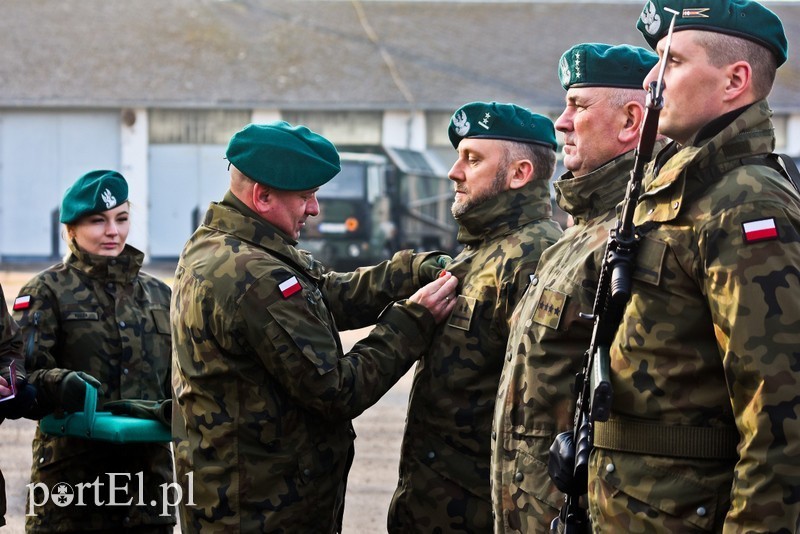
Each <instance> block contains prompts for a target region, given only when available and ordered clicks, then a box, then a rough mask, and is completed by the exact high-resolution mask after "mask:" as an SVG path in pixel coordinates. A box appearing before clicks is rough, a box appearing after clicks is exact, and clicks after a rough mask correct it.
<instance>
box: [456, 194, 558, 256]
mask: <svg viewBox="0 0 800 534" xmlns="http://www.w3.org/2000/svg"><path fill="white" fill-rule="evenodd" d="M552 214H553V208H552V206H551V205H550V191H549V186H548V182H547V181H546V180H534V181H532V182H529V183H527V184H525V185H524V186H523V187H521V188H519V189H512V190H508V191H503V192H502V193H500V194H498V195H497V196H495V197H493V198H490V199H488V200H486V201H485V202H483V203H481V204H480V205H478V206H475V207H474V208H472V209H470V210H469V211H468V212H466V213H465V214H463V215H461V216H460V217H456V222H457V223H458V224H459V230H458V241H459V243H463V244H465V245H468V244H475V243H477V242H479V241H487V240H489V239H492V238H494V237H497V236H499V235H505V234H508V233H509V232H511V231H513V230H516V229H517V228H519V227H520V226H523V225H525V224H528V223H530V222H532V221H536V220H539V219H546V218H549V217H551V216H552Z"/></svg>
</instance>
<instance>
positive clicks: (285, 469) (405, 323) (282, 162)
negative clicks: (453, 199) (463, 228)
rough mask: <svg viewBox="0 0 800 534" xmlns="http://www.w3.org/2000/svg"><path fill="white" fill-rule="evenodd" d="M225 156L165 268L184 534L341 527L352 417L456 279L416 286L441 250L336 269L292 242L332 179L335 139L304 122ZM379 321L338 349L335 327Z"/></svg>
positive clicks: (392, 375) (380, 388)
mask: <svg viewBox="0 0 800 534" xmlns="http://www.w3.org/2000/svg"><path fill="white" fill-rule="evenodd" d="M227 158H228V161H229V162H230V164H231V167H230V173H231V185H230V191H229V192H228V193H226V195H225V197H224V198H223V200H222V202H220V203H212V204H211V206H210V208H209V210H208V212H207V213H206V217H205V221H204V222H203V224H202V226H200V228H199V229H198V230H197V231H196V232H195V233H194V235H193V236H192V237H191V239H190V240H189V242H188V243H187V244H186V247H185V248H184V251H183V253H182V255H181V258H180V262H179V264H178V268H177V272H176V275H175V276H176V279H175V293H174V298H173V305H174V306H175V313H174V314H173V317H172V328H173V335H174V339H175V343H174V348H175V356H174V367H173V369H174V373H175V375H174V376H175V380H174V389H175V397H176V399H177V404H178V407H179V413H178V414H177V415H176V421H175V425H174V431H175V433H176V435H177V438H178V439H177V442H176V467H177V473H178V479H179V482H180V483H181V484H182V485H183V488H184V491H183V494H184V496H187V495H192V499H191V502H189V501H188V500H186V499H185V500H184V502H183V503H182V504H181V506H180V511H181V527H182V529H183V532H198V531H203V532H226V533H228V532H248V533H249V532H279V531H280V532H339V531H340V529H341V520H342V512H343V509H344V495H345V482H346V479H347V473H348V470H349V468H350V463H351V461H352V458H353V440H354V439H355V433H354V432H353V427H352V425H351V422H350V421H351V419H352V418H354V417H355V416H357V415H358V414H360V413H361V412H362V411H363V410H365V409H366V408H367V407H369V406H370V405H372V404H374V403H375V402H376V401H377V400H378V399H379V398H380V397H381V396H382V395H383V394H384V393H385V392H386V391H387V390H388V389H389V388H390V387H391V386H392V385H393V384H394V383H395V382H396V381H397V380H398V379H399V378H400V377H402V376H403V375H404V374H405V372H406V371H407V370H408V369H409V367H410V366H411V364H412V363H413V362H414V361H415V360H416V359H417V358H418V357H419V356H420V354H421V353H422V352H423V351H424V350H425V349H426V348H427V346H428V342H429V341H430V338H431V334H432V332H433V329H434V327H435V325H436V322H438V321H440V320H442V319H444V317H446V315H447V314H448V313H449V312H450V311H451V310H452V309H453V306H454V304H455V300H454V299H453V298H452V295H453V292H454V290H455V287H456V285H457V280H456V278H455V277H454V276H452V275H450V274H449V273H446V274H445V275H444V276H443V277H441V278H438V279H437V280H435V281H434V282H433V283H431V284H429V285H427V286H425V287H423V288H421V289H419V291H417V292H416V293H414V294H413V295H412V293H413V292H414V290H415V289H416V288H417V287H418V286H419V285H420V270H422V271H429V272H428V274H427V275H426V276H427V278H430V279H434V278H435V277H436V276H435V275H436V274H438V271H439V270H440V268H439V267H438V266H436V264H435V261H436V259H437V258H438V256H436V255H431V254H425V255H414V254H412V253H411V251H403V252H399V253H397V254H395V256H394V257H393V258H392V259H391V260H390V261H387V262H384V263H382V264H380V265H378V266H375V267H370V268H365V269H360V270H358V271H356V272H355V273H346V274H339V273H333V272H326V269H324V268H323V266H322V265H320V264H319V263H318V262H316V261H315V260H314V259H313V258H311V256H309V255H308V253H306V252H303V251H300V250H298V249H296V248H295V244H296V243H297V238H298V236H299V233H300V229H301V228H302V226H303V224H304V221H305V220H306V218H307V217H309V216H314V215H316V214H317V213H318V212H319V205H318V204H317V200H316V196H315V194H316V191H317V189H318V188H319V187H320V186H321V185H322V184H324V183H326V182H327V181H329V180H330V179H331V178H333V177H334V176H335V175H336V174H337V173H338V172H339V155H338V153H337V151H336V149H335V147H334V146H333V145H332V144H331V143H330V142H329V141H328V140H327V139H325V138H323V137H321V136H319V135H317V134H315V133H314V132H312V131H310V130H309V129H308V128H305V127H303V126H296V127H293V126H290V125H289V124H287V123H285V122H274V123H269V124H261V125H257V124H251V125H248V126H247V127H246V128H244V129H243V130H241V131H240V132H238V133H236V134H235V135H234V136H233V137H232V138H231V141H230V144H229V145H228V150H227ZM429 264H432V266H433V267H434V269H430V268H429ZM408 296H411V298H410V299H409V300H407V301H403V302H400V303H396V304H393V305H391V306H389V305H390V304H391V303H392V301H393V300H395V299H397V298H405V297H408ZM387 306H388V307H387ZM381 312H383V313H381ZM379 316H380V317H379ZM376 319H377V320H378V322H377V325H376V326H375V328H374V330H373V331H372V333H371V334H370V335H369V337H368V338H366V339H365V340H363V341H361V342H360V343H358V344H357V345H356V346H355V347H354V349H353V350H352V351H351V352H349V353H347V354H343V352H342V347H341V345H340V342H339V334H338V329H340V328H341V329H349V328H358V327H363V326H367V325H369V324H372V323H374V322H375V320H376ZM192 481H193V482H194V484H193V485H192V484H191V482H192ZM190 492H191V493H190Z"/></svg>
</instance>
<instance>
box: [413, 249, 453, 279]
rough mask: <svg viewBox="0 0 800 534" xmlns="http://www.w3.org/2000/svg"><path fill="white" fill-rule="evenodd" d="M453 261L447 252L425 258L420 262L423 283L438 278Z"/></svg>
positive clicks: (420, 276) (420, 275) (420, 277)
mask: <svg viewBox="0 0 800 534" xmlns="http://www.w3.org/2000/svg"><path fill="white" fill-rule="evenodd" d="M452 261H453V258H451V257H450V256H448V255H447V254H441V255H439V256H431V257H429V258H425V259H424V260H423V261H422V263H420V264H419V279H420V281H421V282H422V283H423V284H427V283H428V282H432V281H433V280H436V279H437V278H438V277H439V276H440V275H441V274H442V272H443V271H444V269H445V268H447V266H448V265H449V264H450V262H452Z"/></svg>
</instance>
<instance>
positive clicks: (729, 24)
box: [636, 0, 789, 67]
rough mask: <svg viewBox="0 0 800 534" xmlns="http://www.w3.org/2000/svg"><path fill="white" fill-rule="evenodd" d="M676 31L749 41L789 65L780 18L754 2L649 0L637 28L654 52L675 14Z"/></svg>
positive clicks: (736, 0) (780, 63) (779, 62)
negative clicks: (714, 33) (731, 36)
mask: <svg viewBox="0 0 800 534" xmlns="http://www.w3.org/2000/svg"><path fill="white" fill-rule="evenodd" d="M664 8H669V9H672V10H674V11H677V12H678V15H676V16H675V31H679V30H705V31H709V32H717V33H725V34H728V35H733V36H735V37H741V38H743V39H749V40H750V41H754V42H756V43H758V44H760V45H762V46H766V47H767V48H768V49H769V50H770V51H771V52H772V53H773V54H774V55H775V59H776V60H777V61H778V66H779V67H780V66H781V65H783V64H784V63H785V62H786V57H787V53H788V48H789V45H788V43H787V42H786V34H785V33H784V31H783V24H781V19H779V18H778V16H777V15H776V14H775V13H773V12H772V11H770V10H769V9H767V8H766V7H764V6H762V5H761V4H759V3H758V2H754V1H753V0H704V1H703V2H697V1H691V2H689V1H687V0H650V1H649V2H647V4H645V6H644V9H643V10H642V14H641V15H640V16H639V21H638V22H637V23H636V27H637V28H638V29H639V31H640V32H642V35H644V39H645V41H647V44H649V45H650V46H651V47H653V49H654V50H655V48H656V45H657V44H658V41H660V40H661V38H662V37H664V36H665V35H667V31H668V30H669V24H670V22H671V21H672V17H673V14H672V13H670V12H669V11H665V9H664Z"/></svg>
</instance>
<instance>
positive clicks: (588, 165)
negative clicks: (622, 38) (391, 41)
mask: <svg viewBox="0 0 800 534" xmlns="http://www.w3.org/2000/svg"><path fill="white" fill-rule="evenodd" d="M657 59H658V58H657V56H656V55H655V54H653V53H652V52H650V51H648V50H645V49H643V48H638V47H632V46H628V45H618V46H611V45H606V44H598V43H586V44H579V45H575V46H573V47H572V48H570V49H569V50H567V51H566V52H565V53H564V55H562V56H561V61H560V62H559V77H560V80H561V85H562V86H563V87H564V89H566V90H567V95H566V107H565V109H564V112H563V113H562V114H561V116H560V117H559V118H558V120H556V123H555V127H556V129H557V130H558V131H560V132H562V133H563V134H564V165H565V166H566V168H567V171H568V172H567V173H566V174H564V175H563V176H561V178H560V179H559V180H558V181H556V182H555V184H554V185H555V190H556V196H557V199H558V204H559V206H561V208H562V209H563V210H564V211H566V212H567V213H569V214H570V215H572V217H573V218H574V220H575V225H574V226H572V227H570V228H568V229H567V230H566V232H565V233H564V235H563V236H562V238H561V239H559V241H558V242H557V243H556V244H555V245H553V246H552V247H550V248H548V249H547V250H546V251H545V252H544V254H542V257H541V260H539V265H538V267H537V268H536V274H535V275H534V279H533V281H532V282H531V284H530V286H529V287H528V291H526V293H525V295H524V296H523V298H522V300H521V301H520V303H519V305H517V307H516V309H515V311H514V314H513V315H512V317H511V334H510V336H509V338H508V345H507V346H506V362H505V364H504V365H503V373H502V375H501V377H500V386H499V391H498V397H497V404H496V405H495V417H494V426H493V432H492V508H493V512H494V520H495V532H547V531H548V529H549V526H550V522H551V521H552V519H553V518H554V517H555V516H556V515H558V511H559V508H560V506H561V504H562V503H563V494H561V493H560V492H559V491H558V489H556V487H555V486H554V485H553V483H552V482H551V480H550V477H549V475H548V473H547V461H548V450H549V448H550V445H551V443H552V442H553V439H554V438H555V436H556V435H557V434H558V433H559V432H563V431H565V430H570V429H572V424H573V414H574V410H575V392H574V391H573V389H574V388H573V386H574V383H575V374H576V373H577V372H578V371H579V370H580V366H581V362H582V358H583V353H584V352H585V351H586V348H587V347H588V346H589V342H590V338H591V329H592V322H591V321H587V320H585V319H581V318H580V317H579V314H580V313H586V314H590V313H591V312H592V305H593V303H594V298H595V290H596V288H597V280H598V277H599V267H600V265H601V264H602V261H603V253H604V251H605V246H606V242H607V240H608V233H609V230H611V229H612V228H613V227H614V224H615V222H616V210H615V209H614V208H615V207H616V206H617V204H619V202H621V201H622V199H623V197H624V196H625V188H626V185H627V183H628V180H629V178H630V173H631V170H632V169H633V162H634V149H635V148H636V144H637V142H638V140H639V130H640V128H641V125H642V119H643V118H644V102H645V92H644V90H643V89H642V81H643V80H644V77H645V76H646V75H647V73H648V72H649V71H650V69H651V68H652V66H653V65H655V63H656V61H657Z"/></svg>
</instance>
